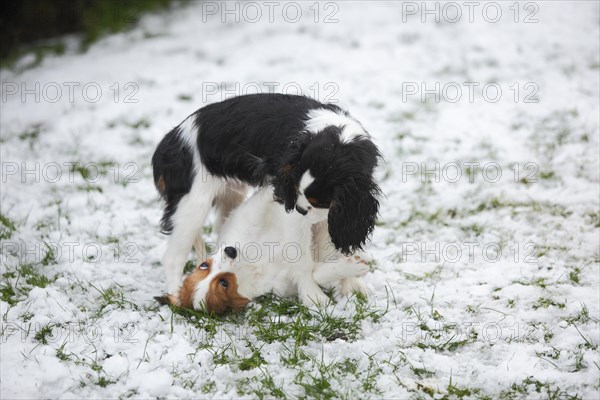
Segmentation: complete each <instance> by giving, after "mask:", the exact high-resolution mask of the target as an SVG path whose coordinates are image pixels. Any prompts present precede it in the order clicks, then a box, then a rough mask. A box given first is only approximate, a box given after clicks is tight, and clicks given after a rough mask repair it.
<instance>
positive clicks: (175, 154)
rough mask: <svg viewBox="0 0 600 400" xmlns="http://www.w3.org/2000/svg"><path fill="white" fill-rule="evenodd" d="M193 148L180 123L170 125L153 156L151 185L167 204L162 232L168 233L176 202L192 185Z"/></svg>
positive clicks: (170, 228) (162, 221) (162, 222)
mask: <svg viewBox="0 0 600 400" xmlns="http://www.w3.org/2000/svg"><path fill="white" fill-rule="evenodd" d="M193 151H195V149H190V146H189V144H188V143H187V142H185V141H184V140H183V139H182V137H181V128H180V126H178V127H175V128H173V129H172V130H171V131H170V132H169V133H167V135H166V136H165V137H164V138H163V139H162V140H161V141H160V143H159V144H158V147H157V148H156V150H155V151H154V155H153V156H152V169H153V172H154V185H155V186H156V189H157V190H158V193H160V196H161V197H162V198H163V199H164V200H165V202H166V206H165V209H164V212H163V216H162V219H161V228H162V231H163V232H164V233H171V231H172V230H173V224H172V221H171V217H172V216H173V214H174V213H175V210H176V209H177V204H179V201H180V200H181V198H182V197H183V196H185V195H186V194H187V193H189V191H190V190H191V188H192V183H193V181H194V154H193Z"/></svg>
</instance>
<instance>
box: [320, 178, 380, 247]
mask: <svg viewBox="0 0 600 400" xmlns="http://www.w3.org/2000/svg"><path fill="white" fill-rule="evenodd" d="M379 194H380V189H379V186H377V184H376V183H375V182H374V181H373V178H372V177H371V176H370V175H369V176H365V175H363V176H358V177H356V178H352V179H348V180H347V182H345V183H344V184H342V185H339V186H337V187H336V188H335V190H334V194H333V202H332V204H331V208H330V209H329V215H328V223H329V236H330V237H331V241H332V243H333V244H334V246H335V248H336V249H338V250H340V251H341V252H342V253H343V254H345V255H349V254H352V253H354V252H356V251H359V250H362V249H363V246H364V245H365V243H366V241H367V239H368V238H369V236H370V235H371V233H372V232H373V229H374V228H375V219H376V218H377V213H378V212H379V200H377V196H378V195H379Z"/></svg>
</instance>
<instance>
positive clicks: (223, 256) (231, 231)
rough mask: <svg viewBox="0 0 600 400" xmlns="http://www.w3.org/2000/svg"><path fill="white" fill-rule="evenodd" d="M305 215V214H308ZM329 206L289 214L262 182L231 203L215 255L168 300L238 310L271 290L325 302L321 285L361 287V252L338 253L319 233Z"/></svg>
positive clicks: (365, 267) (323, 229)
mask: <svg viewBox="0 0 600 400" xmlns="http://www.w3.org/2000/svg"><path fill="white" fill-rule="evenodd" d="M307 217H308V218H307ZM326 218H327V211H326V210H323V212H321V213H313V214H311V215H310V216H303V215H301V214H300V213H292V214H287V213H286V212H285V209H284V208H283V207H281V206H280V205H279V204H277V203H276V202H275V201H274V200H273V189H272V188H271V187H268V186H267V187H264V188H262V189H260V190H259V191H257V192H256V193H255V194H254V195H252V197H251V198H250V199H249V200H248V201H246V202H245V203H243V204H242V205H241V206H240V207H239V208H237V209H235V210H234V211H233V212H232V213H231V215H230V217H229V218H228V219H227V220H226V222H225V223H224V225H223V226H222V227H221V232H220V235H219V243H220V245H219V248H218V249H217V252H216V253H215V256H213V257H212V258H209V259H207V260H206V261H204V262H203V263H201V264H200V265H199V266H198V267H196V269H195V270H194V271H193V272H192V273H190V274H189V275H188V276H187V277H186V278H185V280H184V282H183V285H182V287H181V289H180V290H179V293H178V294H177V296H174V295H171V294H169V295H167V297H166V301H167V302H168V303H170V304H174V305H178V306H180V307H185V308H194V309H202V308H203V309H205V310H206V311H208V312H212V313H215V314H222V313H225V312H227V311H229V310H238V309H241V308H243V307H244V306H246V305H247V304H248V303H249V302H250V301H251V300H253V299H255V298H257V297H259V296H261V295H263V294H266V293H269V292H271V291H273V292H274V293H275V294H277V295H280V296H294V295H297V296H298V297H299V298H300V300H301V301H302V303H304V304H305V305H313V304H325V303H327V302H328V301H329V298H328V297H327V296H326V295H325V293H323V291H322V289H321V288H320V286H331V285H335V284H336V283H340V284H341V290H342V293H343V294H348V292H350V291H351V290H364V286H363V284H362V282H361V280H360V278H358V277H360V276H362V275H364V274H366V273H367V272H368V270H369V267H368V265H367V263H366V262H365V261H364V260H363V259H362V258H360V257H359V256H356V255H355V256H349V257H345V256H342V255H341V253H338V252H337V251H335V248H334V247H333V245H332V244H331V242H329V243H328V244H327V241H324V240H323V238H328V237H329V235H328V234H327V219H326Z"/></svg>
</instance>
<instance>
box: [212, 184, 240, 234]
mask: <svg viewBox="0 0 600 400" xmlns="http://www.w3.org/2000/svg"><path fill="white" fill-rule="evenodd" d="M247 192H248V185H246V184H245V183H242V182H237V181H227V183H226V185H225V190H224V191H222V192H221V193H219V194H218V195H217V197H216V198H215V207H216V208H217V219H216V221H215V224H214V226H213V228H214V229H213V230H214V231H215V232H216V233H217V234H219V233H220V232H221V227H222V226H223V224H224V223H225V219H227V217H229V214H231V212H232V211H233V210H235V209H236V208H238V207H239V205H240V204H242V203H243V202H244V200H246V193H247Z"/></svg>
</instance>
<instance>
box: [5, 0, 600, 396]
mask: <svg viewBox="0 0 600 400" xmlns="http://www.w3.org/2000/svg"><path fill="white" fill-rule="evenodd" d="M467 3H468V2H466V3H463V2H458V3H451V4H450V5H448V4H447V3H434V2H428V3H426V5H425V3H422V2H409V3H400V2H329V3H319V4H316V5H315V4H313V3H311V2H306V3H304V2H303V3H276V4H274V5H273V4H271V3H268V2H254V3H251V4H252V6H250V7H248V6H243V5H241V4H238V5H237V6H236V4H235V3H228V4H227V5H224V4H222V3H221V2H206V3H200V2H192V3H191V4H189V5H188V6H187V7H185V8H183V9H178V10H174V11H172V12H170V13H165V14H160V15H156V16H149V17H145V18H143V19H142V20H141V21H140V24H139V25H138V26H137V27H136V28H135V29H133V30H131V31H130V32H127V33H123V34H116V35H113V36H110V37H108V38H106V39H104V40H102V41H100V42H98V43H97V44H95V45H94V46H92V48H91V49H90V50H89V51H88V52H87V53H85V54H76V53H70V54H67V55H63V56H59V57H49V58H46V59H45V60H44V61H43V62H42V64H41V65H39V66H36V67H33V68H28V69H27V68H24V69H23V70H21V71H20V72H11V71H7V70H3V71H2V103H1V106H2V110H1V111H2V112H1V132H2V133H1V148H2V149H1V153H0V154H1V157H2V160H1V161H2V182H1V185H2V191H1V201H2V210H1V214H2V219H1V224H0V225H1V228H0V229H1V230H0V237H1V238H2V247H1V251H2V254H1V256H2V266H1V272H2V278H1V285H2V287H1V291H0V292H1V295H2V301H1V303H0V306H1V307H0V313H1V315H2V329H1V375H0V379H1V381H0V385H1V397H2V398H3V399H8V398H117V397H143V398H156V397H159V398H171V397H186V398H191V397H194V398H197V397H206V398H239V397H262V396H264V397H304V396H306V397H318V398H327V397H339V398H367V397H376V398H408V397H411V396H412V397H419V398H421V397H424V398H428V397H434V398H440V397H443V396H444V395H447V396H448V397H453V396H454V397H459V398H460V397H465V398H484V397H486V396H487V397H488V398H497V397H503V398H524V397H527V398H548V397H552V398H566V397H568V396H578V397H579V398H598V396H599V392H598V391H599V378H600V361H599V352H598V345H599V343H600V337H599V334H600V325H599V322H600V320H599V318H600V304H599V302H600V298H599V282H600V278H599V264H600V250H599V246H600V233H599V228H600V210H599V196H600V188H599V170H600V165H599V154H600V152H599V150H600V149H599V132H600V131H599V127H600V121H599V114H598V110H599V109H600V104H599V98H600V92H599V80H600V71H599V68H600V59H599V51H600V50H599V38H600V26H599V15H600V11H599V5H598V3H597V2H583V1H581V2H559V1H556V2H541V1H536V2H529V3H526V4H525V3H518V4H517V3H514V4H516V6H515V5H514V4H513V2H506V3H504V2H502V3H485V2H482V3H477V4H478V5H473V4H472V3H469V4H470V5H469V4H467ZM297 4H301V6H302V14H301V15H298V14H297V9H296V5H297ZM436 4H437V6H436ZM225 7H227V10H234V11H233V14H231V13H229V14H227V13H226V12H225V11H226V8H225ZM236 7H237V10H239V11H238V13H239V22H236V14H235V13H236V11H235V10H236ZM424 7H427V9H428V10H434V11H433V12H435V7H438V9H439V12H440V14H441V15H440V18H439V22H436V20H435V19H436V16H435V14H428V13H426V12H425V11H426V10H424ZM497 7H500V10H501V15H500V14H497ZM257 10H259V11H260V14H257ZM457 11H460V13H461V16H460V20H458V21H455V20H456V19H457V18H458V17H457ZM298 16H299V18H298ZM296 19H298V21H296V22H294V21H295V20H296ZM470 19H471V20H472V22H471V21H470ZM495 19H498V21H497V22H492V21H494V20H495ZM271 20H272V22H271ZM326 21H327V23H326ZM453 21H455V22H453ZM30 61H31V60H27V59H25V60H22V62H21V65H22V66H24V65H26V64H27V63H28V62H30ZM218 88H221V89H223V88H226V89H227V90H226V91H222V90H218ZM271 88H274V90H275V91H277V92H281V91H287V92H289V93H293V92H295V91H296V90H297V89H298V88H300V89H301V90H302V91H303V93H305V94H308V95H311V96H313V97H317V98H319V99H320V100H323V101H337V102H338V104H340V105H342V106H344V107H346V108H348V109H349V110H350V111H351V112H352V113H353V115H355V116H356V117H357V118H358V119H360V120H361V121H362V123H363V124H364V125H365V127H367V129H368V130H369V131H370V133H371V134H372V135H373V137H374V139H375V141H376V143H377V144H378V145H379V147H380V148H381V150H382V152H383V154H384V157H385V164H383V165H382V166H381V168H380V169H379V171H378V177H379V178H380V181H381V187H382V189H383V192H384V193H385V197H384V198H383V199H382V202H381V205H382V206H381V216H380V223H379V224H378V227H377V229H376V231H375V234H374V237H373V241H372V244H371V245H370V247H369V252H370V253H371V254H372V256H373V258H374V260H375V262H374V265H373V269H372V272H370V273H369V274H368V275H367V277H366V281H367V283H368V286H369V288H370V290H371V292H372V293H371V295H370V296H369V298H368V300H367V301H366V302H365V301H364V299H361V298H352V299H350V300H347V299H342V298H338V297H336V298H337V300H338V302H337V303H336V304H335V305H332V306H329V307H328V308H327V309H325V310H321V312H320V313H315V312H314V311H310V310H306V309H303V308H302V307H300V306H299V305H298V304H297V303H296V302H294V301H292V302H290V301H286V300H282V299H272V298H267V299H264V300H262V301H261V302H260V303H259V304H258V305H255V306H254V307H253V308H252V309H250V310H249V311H247V312H246V313H245V314H242V315H237V316H228V317H226V318H223V319H213V318H210V317H207V316H206V315H203V314H200V313H198V314H194V313H192V314H187V313H182V312H178V311H177V310H175V313H174V312H173V311H172V310H171V309H169V308H167V307H159V306H158V305H157V304H156V303H155V302H154V300H153V296H156V295H159V294H161V292H162V291H163V290H164V277H163V270H162V266H161V262H160V258H161V255H162V252H163V251H164V248H165V243H166V239H165V237H164V236H163V235H161V234H160V233H159V228H158V220H159V218H160V212H161V205H160V203H159V201H158V197H157V194H156V191H155V189H154V186H153V182H152V170H151V167H150V157H151V155H152V152H153V150H154V146H155V145H156V144H157V143H158V141H159V140H160V138H161V137H162V136H163V135H164V134H165V133H166V132H167V131H168V130H169V129H170V128H171V127H173V126H174V125H176V124H178V123H179V122H180V121H181V120H183V118H185V117H186V116H187V115H188V114H189V113H191V112H192V111H194V110H195V109H197V108H199V107H201V106H202V105H203V104H206V103H210V102H215V101H219V100H221V99H223V98H225V97H226V96H231V95H234V94H242V93H246V92H249V93H251V92H256V91H257V90H261V91H263V92H266V91H269V90H271ZM436 94H437V95H439V97H438V98H436ZM36 96H37V97H36ZM75 163H77V164H75ZM99 170H100V171H101V174H100V175H98V171H99ZM499 174H501V175H499ZM205 230H206V236H207V237H208V238H210V239H213V240H214V239H216V238H215V237H214V235H213V234H212V233H211V232H210V227H209V226H207V227H206V229H205Z"/></svg>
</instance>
